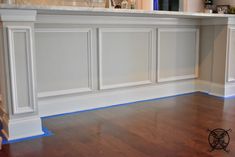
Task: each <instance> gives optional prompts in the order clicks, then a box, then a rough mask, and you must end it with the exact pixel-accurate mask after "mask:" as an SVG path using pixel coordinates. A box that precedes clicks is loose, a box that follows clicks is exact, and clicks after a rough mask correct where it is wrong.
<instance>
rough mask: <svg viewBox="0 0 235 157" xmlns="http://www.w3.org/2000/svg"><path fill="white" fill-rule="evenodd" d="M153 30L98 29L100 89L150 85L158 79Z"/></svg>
mask: <svg viewBox="0 0 235 157" xmlns="http://www.w3.org/2000/svg"><path fill="white" fill-rule="evenodd" d="M153 42H154V30H153V29H151V28H100V29H99V88H100V89H112V88H119V87H129V86H136V85H143V84H151V83H152V82H153V81H154V80H155V78H154V76H155V70H154V67H155V66H154V64H155V61H154V59H155V57H154V56H155V55H154V53H155V52H154V46H153V44H154V43H153Z"/></svg>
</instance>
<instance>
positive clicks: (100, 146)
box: [0, 93, 235, 157]
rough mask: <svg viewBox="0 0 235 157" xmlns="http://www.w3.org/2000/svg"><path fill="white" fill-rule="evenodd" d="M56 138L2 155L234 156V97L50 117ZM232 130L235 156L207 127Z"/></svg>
mask: <svg viewBox="0 0 235 157" xmlns="http://www.w3.org/2000/svg"><path fill="white" fill-rule="evenodd" d="M43 123H44V126H46V127H47V128H48V129H50V130H51V131H52V132H53V133H54V135H53V136H50V137H43V138H40V139H34V140H31V141H25V142H21V143H15V144H10V145H4V146H3V150H2V151H0V157H194V156H195V157H196V156H197V157H204V156H205V157H223V156H224V157H235V99H228V100H223V99H221V98H216V97H212V96H208V95H205V94H202V93H195V94H189V95H184V96H178V97H172V98H166V99H160V100H156V101H149V102H142V103H136V104H131V105H127V106H119V107H114V108H109V109H104V110H97V111H90V112H83V113H79V114H77V115H67V116H63V117H56V118H50V119H45V120H44V121H43ZM218 127H219V128H226V129H229V128H231V129H233V130H234V131H233V132H231V143H230V145H229V148H230V153H225V152H223V151H214V152H209V151H208V150H209V149H210V147H209V145H208V141H207V137H208V132H207V129H214V128H218Z"/></svg>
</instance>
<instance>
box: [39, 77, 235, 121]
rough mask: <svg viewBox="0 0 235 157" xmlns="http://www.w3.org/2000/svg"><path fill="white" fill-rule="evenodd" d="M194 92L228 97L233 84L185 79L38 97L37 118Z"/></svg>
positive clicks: (233, 90) (232, 92) (234, 85)
mask: <svg viewBox="0 0 235 157" xmlns="http://www.w3.org/2000/svg"><path fill="white" fill-rule="evenodd" d="M198 91H199V92H204V93H207V94H210V95H214V96H218V97H228V96H233V95H235V84H233V85H227V86H224V85H222V84H216V83H211V82H209V81H202V80H187V81H180V82H171V83H169V82H168V83H165V84H156V85H150V86H144V87H136V88H128V89H120V90H107V91H103V92H95V93H92V94H87V95H80V96H75V95H67V96H61V97H47V98H40V99H39V114H40V116H41V117H46V116H53V115H58V114H64V113H70V112H77V111H83V110H91V109H97V108H102V107H108V106H115V105H119V104H125V103H131V102H137V101H143V100H149V99H157V98H163V97H168V96H175V95H181V94H187V93H192V92H198Z"/></svg>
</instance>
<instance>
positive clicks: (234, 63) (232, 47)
mask: <svg viewBox="0 0 235 157" xmlns="http://www.w3.org/2000/svg"><path fill="white" fill-rule="evenodd" d="M228 36H229V37H228V39H229V41H228V79H227V81H228V82H234V81H235V27H230V28H229V35H228Z"/></svg>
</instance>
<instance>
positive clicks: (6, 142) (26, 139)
mask: <svg viewBox="0 0 235 157" xmlns="http://www.w3.org/2000/svg"><path fill="white" fill-rule="evenodd" d="M42 131H43V134H42V135H37V136H32V137H27V138H21V139H17V140H10V141H8V140H7V139H6V138H5V136H4V135H3V134H2V133H0V136H1V137H2V138H3V143H2V144H3V145H5V144H12V143H17V142H23V141H29V140H33V139H37V138H42V137H48V136H52V135H53V133H52V132H51V131H50V130H48V129H47V128H46V127H43V128H42Z"/></svg>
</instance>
